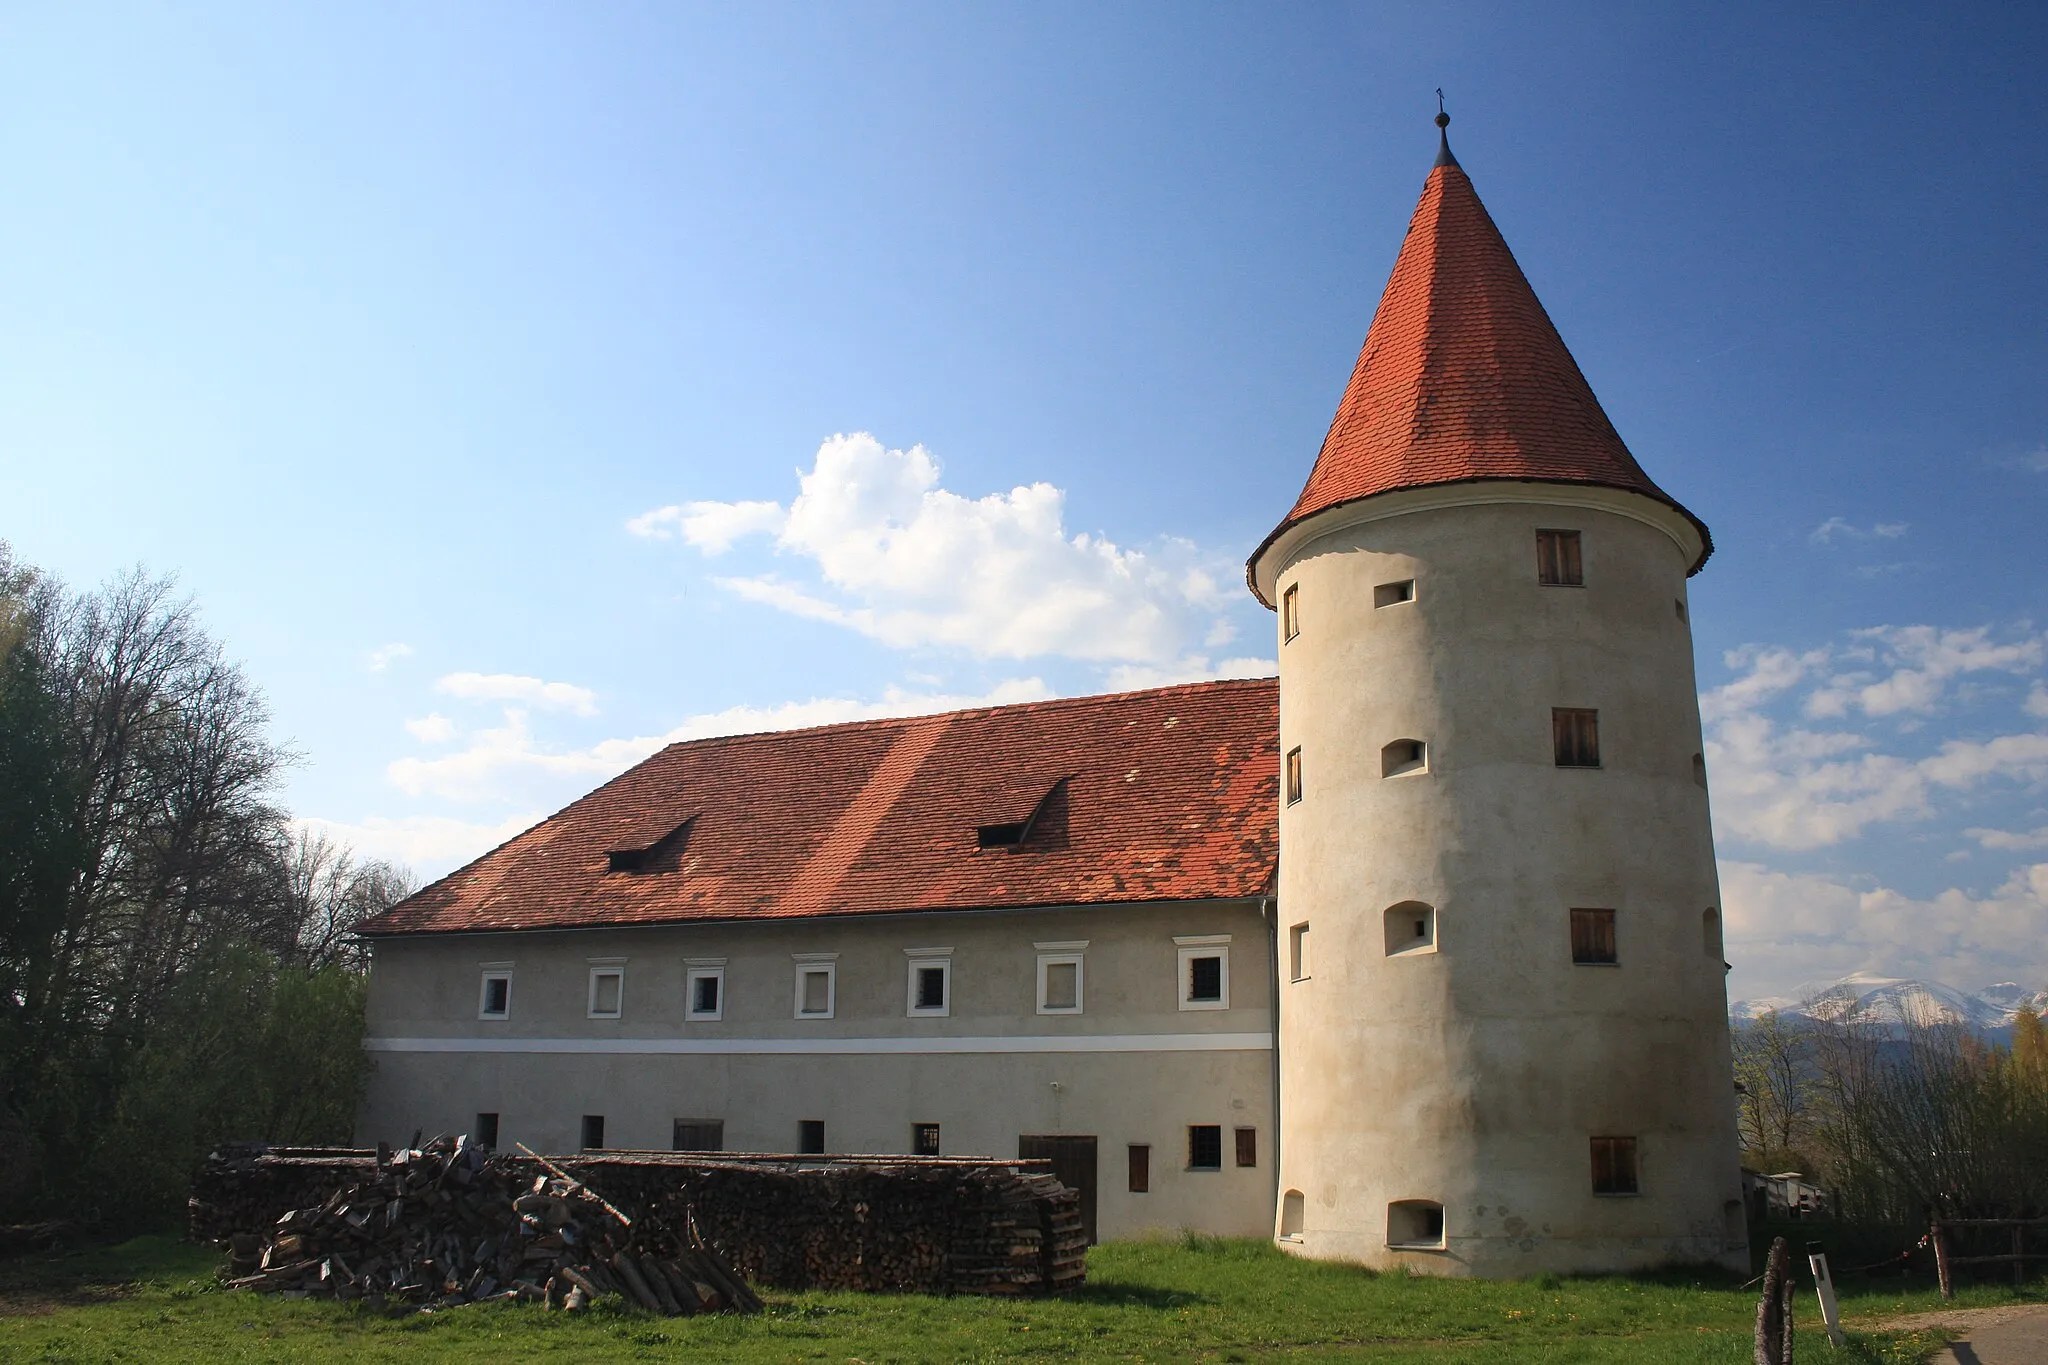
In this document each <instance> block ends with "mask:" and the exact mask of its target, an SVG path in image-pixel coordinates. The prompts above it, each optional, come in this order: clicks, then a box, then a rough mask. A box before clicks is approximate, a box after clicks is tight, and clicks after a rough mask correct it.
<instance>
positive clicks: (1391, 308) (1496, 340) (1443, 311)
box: [1252, 148, 1713, 592]
mask: <svg viewBox="0 0 2048 1365" xmlns="http://www.w3.org/2000/svg"><path fill="white" fill-rule="evenodd" d="M1481 479H1516V480H1537V481H1542V482H1545V483H1577V484H1597V485H1600V486H1602V487H1606V488H1620V489H1626V490H1628V491H1630V492H1635V493H1641V494H1643V495H1645V496H1647V497H1651V498H1655V499H1656V500H1657V501H1659V502H1662V503H1666V504H1668V505H1669V506H1671V507H1672V508H1674V509H1676V510H1677V511H1679V512H1681V513H1683V514H1684V515H1685V516H1686V518H1687V519H1689V520H1690V521H1691V522H1692V523H1693V524H1694V525H1695V526H1696V527H1698V528H1699V533H1700V536H1701V539H1702V542H1703V549H1702V550H1701V553H1700V556H1699V560H1698V561H1697V562H1695V563H1694V564H1693V565H1692V566H1691V569H1692V570H1693V571H1697V570H1698V568H1699V566H1700V565H1701V564H1703V563H1705V562H1706V558H1707V555H1708V554H1711V553H1712V552H1713V541H1712V540H1711V538H1709V537H1708V533H1707V528H1706V525H1705V523H1703V522H1701V521H1700V519H1699V518H1698V517H1695V516H1693V515H1692V513H1690V512H1687V511H1686V509H1685V508H1684V507H1682V506H1680V505H1679V503H1678V502H1677V501H1676V500H1675V499H1673V498H1672V497H1671V496H1670V495H1669V494H1668V493H1666V492H1664V491H1663V490H1662V489H1661V488H1659V487H1657V485H1656V484H1655V483H1652V482H1651V481H1650V477H1649V475H1647V474H1645V473H1643V470H1642V467H1641V466H1640V465H1638V464H1637V463H1636V461H1635V457H1634V456H1632V455H1630V454H1629V451H1628V447H1627V446H1626V445H1624V444H1622V440H1621V437H1620V435H1618V434H1617V433H1616V432H1615V430H1614V424H1613V423H1612V422H1610V421H1608V420H1607V414H1606V413H1605V412H1604V411H1602V410H1601V407H1600V400H1599V399H1597V398H1595V397H1594V396H1593V390H1592V387H1591V386H1590V385H1588V384H1587V383H1586V377H1585V376H1584V375H1583V374H1581V373H1579V367H1578V363H1577V362H1576V361H1574V360H1573V359H1572V356H1571V352H1570V351H1568V350H1566V349H1565V344H1564V339H1563V338H1562V337H1560V336H1558V334H1557V328H1556V327H1555V326H1554V325H1553V324H1552V323H1551V321H1550V316H1549V314H1547V313H1545V312H1544V311H1543V305H1542V304H1541V303H1539V302H1538V301H1537V299H1536V291H1535V290H1533V289H1531V288H1530V287H1529V281H1528V280H1527V278H1525V277H1524V276H1523V274H1522V269H1521V267H1520V266H1519V265H1517V264H1515V258H1514V254H1513V253H1512V252H1510V251H1509V250H1508V244H1507V243H1506V242H1505V241H1504V240H1502V238H1501V235H1500V229H1499V228H1497V227H1495V226H1494V225H1493V219H1492V218H1491V217H1489V216H1488V215H1487V212H1486V206H1485V205H1484V204H1481V203H1480V202H1479V196H1478V194H1477V193H1476V192H1474V190H1473V188H1472V181H1471V178H1470V177H1469V176H1467V175H1466V174H1465V172H1464V171H1463V170H1462V169H1461V168H1460V167H1459V166H1458V164H1457V163H1456V161H1454V160H1452V159H1451V158H1450V156H1449V150H1448V148H1446V150H1445V154H1444V156H1443V157H1441V158H1440V159H1439V161H1438V163H1437V166H1436V168H1435V169H1434V170H1432V171H1431V172H1430V173H1429V179H1428V180H1427V181H1426V182H1425V183H1424V185H1423V188H1422V201H1421V202H1420V203H1419V204H1417V205H1416V206H1415V216H1414V218H1412V219H1411V220H1409V223H1408V236H1407V239H1406V240H1405V241H1404V242H1402V244H1401V254H1400V256H1399V257H1398V258H1396V260H1395V261H1394V273H1393V275H1392V276H1391V277H1390V278H1389V279H1388V280H1387V288H1386V292H1385V293H1384V294H1382V295H1381V296H1380V306H1379V310H1378V311H1377V312H1376V313H1374V314H1373V320H1372V327H1371V329H1370V330H1369V331H1367V333H1366V337H1365V345H1364V347H1363V348H1361V349H1360V351H1359V353H1358V365H1357V367H1356V368H1355V369H1353V370H1352V372H1351V383H1350V384H1349V386H1347V387H1346V388H1345V390H1344V399H1343V401H1342V402H1341V403H1339V404H1338V406H1337V416H1336V418H1335V419H1334V420H1333V421H1332V422H1331V423H1330V431H1329V434H1328V435H1327V436H1325V437H1324V438H1323V448H1322V452H1321V453H1320V454H1318V455H1317V456H1316V463H1315V468H1314V469H1313V470H1312V471H1311V472H1310V474H1309V476H1308V484H1307V486H1306V487H1304V488H1303V489H1302V490H1301V497H1300V498H1299V499H1298V500H1297V501H1296V502H1295V504H1294V509H1293V510H1292V511H1290V512H1289V513H1288V514H1287V517H1286V519H1285V520H1284V521H1282V522H1281V523H1280V525H1279V526H1278V527H1276V528H1274V531H1273V534H1272V535H1270V536H1267V537H1266V539H1265V541H1264V542H1263V543H1262V544H1261V545H1260V546H1259V548H1258V550H1257V552H1255V553H1254V554H1253V555H1252V562H1253V563H1257V561H1258V558H1259V556H1260V555H1262V554H1264V553H1265V552H1266V549H1267V547H1268V546H1270V545H1271V544H1272V543H1273V542H1274V541H1275V540H1276V539H1278V538H1279V536H1280V535H1281V533H1282V532H1284V531H1285V530H1287V528H1288V527H1290V526H1292V525H1294V524H1295V523H1296V522H1299V521H1301V520H1303V519H1304V518H1307V517H1309V516H1312V515H1314V514H1315V513H1317V512H1320V511H1323V510H1324V509H1326V508H1330V507H1335V506H1338V505H1339V504H1342V503H1348V502H1356V501H1357V500H1359V499H1360V498H1369V497H1371V496H1373V495H1374V494H1376V493H1386V492H1390V491H1392V490H1394V489H1400V488H1419V487H1423V486H1426V485H1431V484H1449V483H1465V482H1471V481H1475V480H1481ZM1253 591H1254V592H1257V587H1256V585H1255V586H1254V588H1253Z"/></svg>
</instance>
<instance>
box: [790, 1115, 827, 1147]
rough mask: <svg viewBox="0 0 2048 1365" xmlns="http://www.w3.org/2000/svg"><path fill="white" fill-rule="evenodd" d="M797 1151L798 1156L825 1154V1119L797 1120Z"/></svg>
mask: <svg viewBox="0 0 2048 1365" xmlns="http://www.w3.org/2000/svg"><path fill="white" fill-rule="evenodd" d="M796 1153H797V1155H798V1156H823V1155H825V1120H823V1119H798V1120H797V1121H796Z"/></svg>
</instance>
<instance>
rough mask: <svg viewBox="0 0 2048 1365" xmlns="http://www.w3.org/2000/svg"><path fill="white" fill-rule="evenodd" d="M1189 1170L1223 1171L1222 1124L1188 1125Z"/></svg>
mask: <svg viewBox="0 0 2048 1365" xmlns="http://www.w3.org/2000/svg"><path fill="white" fill-rule="evenodd" d="M1188 1169H1189V1170H1191V1171H1220V1170H1222V1169H1223V1125H1222V1124H1220V1123H1192V1124H1189V1125H1188Z"/></svg>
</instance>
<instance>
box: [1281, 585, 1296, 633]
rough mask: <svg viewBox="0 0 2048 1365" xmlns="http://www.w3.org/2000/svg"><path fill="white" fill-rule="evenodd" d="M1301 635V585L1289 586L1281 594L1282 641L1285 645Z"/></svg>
mask: <svg viewBox="0 0 2048 1365" xmlns="http://www.w3.org/2000/svg"><path fill="white" fill-rule="evenodd" d="M1299 634H1301V584H1299V583H1292V584H1289V585H1288V588H1287V591H1286V592H1283V593H1281V594H1280V639H1281V642H1282V643H1283V644H1284V643H1286V642H1287V641H1288V640H1292V639H1293V638H1294V637H1295V636H1297V635H1299Z"/></svg>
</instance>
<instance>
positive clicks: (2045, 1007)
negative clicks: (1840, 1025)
mask: <svg viewBox="0 0 2048 1365" xmlns="http://www.w3.org/2000/svg"><path fill="white" fill-rule="evenodd" d="M2023 1005H2032V1006H2033V1007H2034V1009H2035V1010H2037V1011H2040V1012H2043V1013H2048V990H2028V989H2027V988H2026V987H2024V986H2021V985H2020V984H2019V983H2018V982H2015V981H2001V982H1999V983H1998V984H1997V985H1995V986H1986V987H1985V988H1984V989H1983V990H1981V991H1975V992H1971V991H1962V990H1957V989H1956V988H1955V987H1954V986H1944V985H1943V984H1942V983H1940V982H1939V981H1911V980H1904V979H1901V978H1899V977H1890V976H1846V977H1843V978H1842V979H1841V980H1840V981H1837V982H1835V983H1833V984H1832V985H1825V986H1824V985H1817V984H1816V985H1810V986H1801V987H1799V988H1798V989H1797V990H1795V991H1794V992H1793V993H1792V994H1790V995H1786V996H1767V997H1765V998H1763V999H1758V1000H1735V1001H1731V1002H1730V1003H1729V1005H1728V1018H1729V1020H1730V1021H1731V1022H1733V1023H1736V1024H1746V1023H1748V1022H1750V1021H1751V1020H1754V1019H1755V1018H1757V1016H1759V1015H1761V1014H1765V1013H1767V1012H1769V1011H1771V1010H1776V1011H1778V1013H1779V1014H1780V1015H1781V1016H1784V1017H1786V1018H1806V1019H1839V1018H1841V1017H1842V1016H1843V1015H1845V1014H1848V1013H1850V1012H1851V1011H1856V1012H1857V1013H1858V1014H1860V1016H1861V1017H1863V1018H1865V1019H1868V1020H1871V1021H1872V1022H1874V1023H1879V1024H1889V1025H1893V1026H1900V1025H1905V1024H1918V1025H1922V1026H1926V1025H1932V1024H1966V1025H1968V1026H1969V1027H1971V1028H1973V1029H1976V1030H1977V1031H1978V1032H1980V1033H1986V1034H1993V1035H1998V1034H2004V1033H2006V1032H2008V1031H2009V1030H2010V1029H2011V1028H2012V1020H2013V1015H2014V1014H2015V1013H2017V1012H2018V1011H2019V1009H2020V1007H2021V1006H2023Z"/></svg>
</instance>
